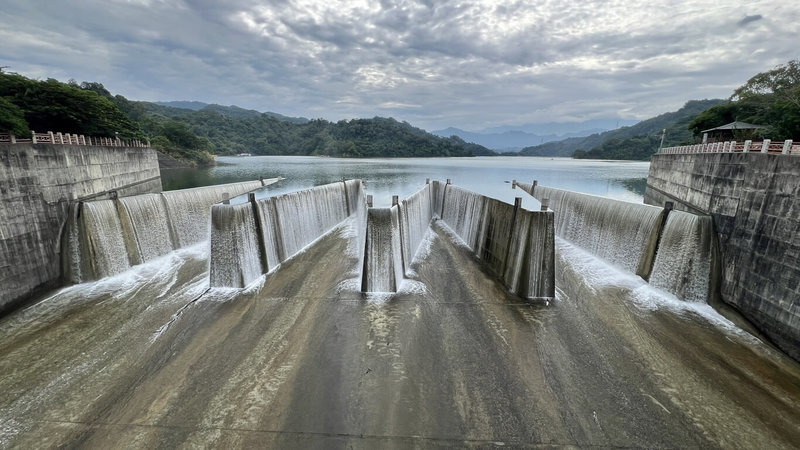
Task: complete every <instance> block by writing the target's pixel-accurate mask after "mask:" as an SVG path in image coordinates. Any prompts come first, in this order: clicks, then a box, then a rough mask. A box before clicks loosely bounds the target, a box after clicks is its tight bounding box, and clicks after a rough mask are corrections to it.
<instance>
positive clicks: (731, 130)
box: [701, 121, 766, 144]
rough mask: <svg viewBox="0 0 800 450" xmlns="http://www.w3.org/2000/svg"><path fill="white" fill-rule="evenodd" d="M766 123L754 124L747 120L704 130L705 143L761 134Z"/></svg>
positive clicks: (748, 137)
mask: <svg viewBox="0 0 800 450" xmlns="http://www.w3.org/2000/svg"><path fill="white" fill-rule="evenodd" d="M764 128H766V127H765V126H764V125H754V124H752V123H747V122H738V121H735V122H731V123H729V124H725V125H722V126H719V127H716V128H709V129H708V130H703V131H701V133H703V144H707V143H709V142H727V141H744V140H748V139H754V138H758V137H762V136H761V131H760V130H763V129H764Z"/></svg>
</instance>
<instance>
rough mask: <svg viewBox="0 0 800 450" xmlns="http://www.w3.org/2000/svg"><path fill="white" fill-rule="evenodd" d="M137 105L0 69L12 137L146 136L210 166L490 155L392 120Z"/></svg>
mask: <svg viewBox="0 0 800 450" xmlns="http://www.w3.org/2000/svg"><path fill="white" fill-rule="evenodd" d="M178 104H180V105H185V106H189V107H191V109H187V108H176V107H173V106H169V105H170V104H169V103H168V104H157V103H150V102H137V101H131V100H128V99H126V98H125V97H123V96H121V95H112V94H111V93H110V92H109V91H108V90H107V89H106V88H105V87H104V86H103V85H102V84H100V83H90V82H83V83H80V84H78V83H76V82H75V81H74V80H70V82H68V83H61V82H59V81H57V80H53V79H48V80H45V81H38V80H31V79H28V78H26V77H23V76H21V75H17V74H13V73H3V72H2V71H0V129H2V130H11V131H13V132H14V133H15V134H18V135H26V134H29V133H30V131H29V130H30V129H35V130H37V131H61V132H65V133H76V134H83V135H87V136H115V135H116V133H118V134H119V137H120V138H122V139H145V138H148V139H149V140H150V143H151V145H152V146H154V147H156V148H157V149H159V150H161V151H163V152H165V153H167V154H169V155H170V156H172V157H173V158H176V159H179V160H183V161H186V162H190V163H192V164H213V156H212V154H218V155H231V154H237V153H252V154H256V155H327V156H340V157H398V156H402V157H408V156H416V157H420V156H473V155H493V154H494V152H492V151H491V150H488V149H486V148H485V147H482V146H480V145H476V144H468V143H466V142H464V141H463V140H461V139H459V138H458V137H455V136H453V137H450V138H442V137H439V136H435V135H432V134H430V133H428V132H426V131H424V130H421V129H419V128H415V127H413V126H411V125H410V124H408V123H406V122H398V121H396V120H394V119H391V118H381V117H375V118H373V119H353V120H342V121H339V122H335V123H333V122H328V121H326V120H321V119H317V120H308V119H305V118H290V117H286V116H282V115H280V114H277V113H260V112H258V111H253V110H247V109H243V108H238V107H236V106H221V105H205V104H203V103H199V102H183V103H178Z"/></svg>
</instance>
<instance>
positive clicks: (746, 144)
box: [742, 139, 753, 153]
mask: <svg viewBox="0 0 800 450" xmlns="http://www.w3.org/2000/svg"><path fill="white" fill-rule="evenodd" d="M752 143H753V141H751V140H749V139H748V140H746V141H744V148H743V149H742V153H750V144H752Z"/></svg>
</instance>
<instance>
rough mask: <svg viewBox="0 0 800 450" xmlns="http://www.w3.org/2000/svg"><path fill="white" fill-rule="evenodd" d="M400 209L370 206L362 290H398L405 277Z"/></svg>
mask: <svg viewBox="0 0 800 450" xmlns="http://www.w3.org/2000/svg"><path fill="white" fill-rule="evenodd" d="M398 210H399V208H398V207H397V206H393V207H391V208H369V211H368V214H367V234H366V241H365V247H364V248H365V254H364V273H363V276H362V286H361V291H362V292H397V289H398V286H399V285H400V282H401V281H402V280H403V263H402V257H401V250H400V226H399V217H398Z"/></svg>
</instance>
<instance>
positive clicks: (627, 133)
mask: <svg viewBox="0 0 800 450" xmlns="http://www.w3.org/2000/svg"><path fill="white" fill-rule="evenodd" d="M724 102H725V100H721V99H712V100H690V101H688V102H686V104H684V105H683V107H682V108H680V109H679V110H677V111H672V112H668V113H664V114H660V115H658V116H656V117H652V118H650V119H647V120H643V121H641V122H639V123H637V124H635V125H632V126H626V127H622V128H619V129H616V130H609V131H605V132H602V133H595V134H592V135H590V136H586V137H573V138H568V139H564V140H561V141H555V142H548V143H545V144H542V145H536V146H531V147H526V148H524V149H522V150H521V151H520V152H519V153H520V155H523V156H567V157H568V156H572V154H573V153H574V152H575V151H576V150H581V151H583V152H584V153H582V154H581V156H582V157H590V158H600V159H647V158H649V156H650V155H652V154H653V153H655V152H656V151H657V150H658V144H659V143H660V137H661V131H662V130H663V129H667V134H666V138H665V141H664V145H677V144H681V143H684V142H691V140H692V138H693V135H692V132H691V131H690V130H689V129H688V125H689V122H691V121H692V120H693V119H694V118H695V117H696V116H697V115H698V114H700V113H701V112H703V111H705V110H706V109H708V108H710V107H712V106H716V105H719V104H721V103H724ZM656 141H657V142H656ZM653 142H656V144H653ZM603 145H605V146H606V147H604V148H603V149H599V148H598V147H600V146H603ZM654 145H655V147H654ZM623 147H624V149H623ZM595 149H596V150H595Z"/></svg>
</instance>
